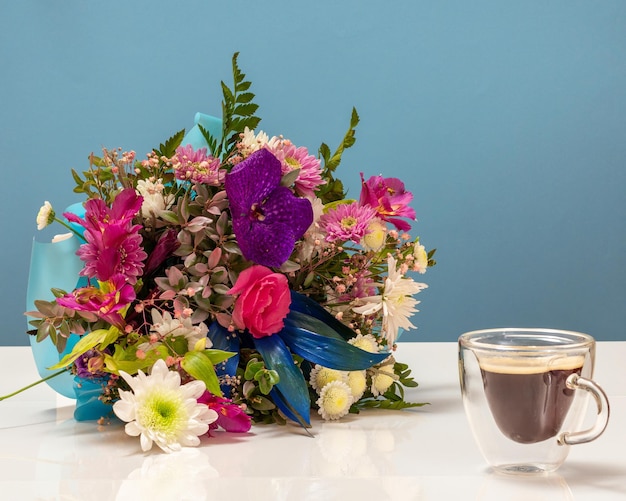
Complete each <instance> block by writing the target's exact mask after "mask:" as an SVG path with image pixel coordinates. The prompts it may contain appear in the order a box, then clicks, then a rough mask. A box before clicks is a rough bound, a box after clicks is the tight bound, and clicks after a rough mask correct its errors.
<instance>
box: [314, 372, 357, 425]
mask: <svg viewBox="0 0 626 501" xmlns="http://www.w3.org/2000/svg"><path fill="white" fill-rule="evenodd" d="M353 401H354V399H353V398H352V392H351V391H350V387H349V386H348V385H347V384H346V383H344V382H343V381H331V382H330V383H328V384H327V385H326V386H324V388H322V391H321V392H320V398H318V399H317V405H318V407H319V410H318V411H317V412H318V413H319V415H320V416H322V417H323V418H324V419H339V418H341V417H343V416H345V415H346V414H348V412H349V411H350V406H351V405H352V402H353Z"/></svg>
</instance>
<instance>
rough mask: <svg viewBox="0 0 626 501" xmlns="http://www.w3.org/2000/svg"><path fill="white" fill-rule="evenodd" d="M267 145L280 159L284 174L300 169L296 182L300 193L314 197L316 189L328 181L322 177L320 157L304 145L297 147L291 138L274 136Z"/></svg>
mask: <svg viewBox="0 0 626 501" xmlns="http://www.w3.org/2000/svg"><path fill="white" fill-rule="evenodd" d="M266 147H267V149H268V150H270V151H271V152H272V153H273V154H274V156H275V157H276V158H278V160H280V164H281V169H282V173H283V175H284V174H287V173H288V172H291V171H292V170H296V169H300V172H299V174H298V177H297V178H296V181H295V183H294V184H295V189H296V192H297V193H298V194H299V195H301V196H305V197H312V196H313V194H314V193H315V190H316V189H317V188H318V187H319V186H321V185H322V184H325V183H326V181H324V180H323V179H322V169H321V167H320V161H319V159H317V158H315V157H314V156H313V155H309V150H307V149H306V148H305V147H304V146H300V147H296V145H295V144H293V143H292V142H291V141H289V139H282V138H276V137H273V138H272V140H271V141H270V142H269V143H268V144H267V146H266Z"/></svg>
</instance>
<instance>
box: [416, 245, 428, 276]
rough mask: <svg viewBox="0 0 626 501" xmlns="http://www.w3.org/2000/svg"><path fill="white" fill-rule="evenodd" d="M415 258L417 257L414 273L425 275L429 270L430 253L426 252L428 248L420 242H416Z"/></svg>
mask: <svg viewBox="0 0 626 501" xmlns="http://www.w3.org/2000/svg"><path fill="white" fill-rule="evenodd" d="M413 256H415V261H414V263H413V266H414V271H417V272H418V273H420V274H422V275H423V274H424V273H426V269H427V268H428V253H427V252H426V248H425V247H424V246H423V245H422V244H420V243H419V242H415V245H414V246H413Z"/></svg>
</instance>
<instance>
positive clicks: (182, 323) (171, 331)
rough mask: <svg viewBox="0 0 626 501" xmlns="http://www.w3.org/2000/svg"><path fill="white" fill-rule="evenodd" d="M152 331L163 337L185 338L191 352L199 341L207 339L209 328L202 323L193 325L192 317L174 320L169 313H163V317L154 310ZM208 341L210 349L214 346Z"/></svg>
mask: <svg viewBox="0 0 626 501" xmlns="http://www.w3.org/2000/svg"><path fill="white" fill-rule="evenodd" d="M151 331H152V332H156V333H157V334H159V335H160V336H161V337H168V336H172V337H178V336H184V337H185V339H186V340H187V349H188V350H189V351H191V350H193V349H194V346H195V345H196V343H197V342H198V341H200V340H201V339H203V338H206V335H207V332H209V328H208V327H207V326H206V324H205V323H204V322H201V323H199V324H198V325H193V324H192V323H191V317H186V318H184V319H182V320H181V319H179V318H172V315H171V314H170V313H169V312H167V311H166V312H163V314H162V315H161V312H160V311H159V310H157V309H156V308H155V309H153V310H152V328H151ZM207 341H208V345H207V348H210V347H211V346H212V344H211V341H210V340H207Z"/></svg>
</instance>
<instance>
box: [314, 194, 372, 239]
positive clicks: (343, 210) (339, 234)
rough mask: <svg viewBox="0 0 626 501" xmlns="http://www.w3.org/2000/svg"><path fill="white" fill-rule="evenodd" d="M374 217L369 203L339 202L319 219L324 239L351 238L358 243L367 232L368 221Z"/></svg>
mask: <svg viewBox="0 0 626 501" xmlns="http://www.w3.org/2000/svg"><path fill="white" fill-rule="evenodd" d="M374 217H376V210H375V209H372V208H371V207H370V206H369V205H365V206H360V205H359V204H358V203H357V202H353V203H351V204H339V205H337V206H336V207H333V208H332V209H331V210H329V211H328V212H327V213H326V214H324V215H322V216H321V217H320V220H319V224H320V226H321V227H322V228H323V229H324V230H325V231H326V241H327V242H334V241H336V240H343V241H347V240H352V241H353V242H355V243H359V242H360V241H361V239H362V238H363V237H364V236H365V234H366V233H367V227H368V225H369V223H370V221H371V220H372V219H373V218H374Z"/></svg>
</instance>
